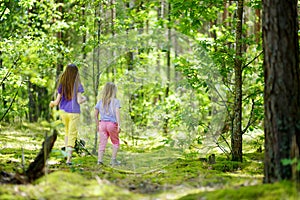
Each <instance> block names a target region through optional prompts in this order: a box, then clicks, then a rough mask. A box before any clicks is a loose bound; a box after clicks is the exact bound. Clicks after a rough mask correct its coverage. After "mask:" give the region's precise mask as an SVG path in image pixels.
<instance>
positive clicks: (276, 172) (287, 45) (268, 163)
mask: <svg viewBox="0 0 300 200" xmlns="http://www.w3.org/2000/svg"><path fill="white" fill-rule="evenodd" d="M297 3H298V2H297V0H293V1H282V0H265V1H263V48H264V76H265V88H264V108H265V120H264V122H265V127H264V129H265V130H264V131H265V160H264V162H265V167H264V182H265V183H273V182H277V181H281V180H284V179H289V180H291V179H293V178H294V177H295V176H296V175H297V174H293V173H292V166H291V165H283V163H282V159H293V158H295V157H296V158H297V157H298V155H297V154H298V148H299V145H300V143H299V142H300V139H299V137H300V130H299V129H300V116H299V115H300V102H299V101H300V87H299V86H300V82H299V40H298V16H297ZM293 143H294V145H293ZM297 173H298V175H299V170H298V172H297ZM298 181H299V180H298Z"/></svg>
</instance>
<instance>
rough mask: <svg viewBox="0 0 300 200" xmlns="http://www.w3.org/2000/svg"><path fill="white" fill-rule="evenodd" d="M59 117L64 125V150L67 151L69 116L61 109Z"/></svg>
mask: <svg viewBox="0 0 300 200" xmlns="http://www.w3.org/2000/svg"><path fill="white" fill-rule="evenodd" d="M60 117H61V120H62V122H63V124H64V126H65V151H67V147H68V135H69V122H70V117H69V115H68V114H67V113H66V112H63V111H61V114H60Z"/></svg>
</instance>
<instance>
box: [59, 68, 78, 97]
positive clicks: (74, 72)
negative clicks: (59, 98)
mask: <svg viewBox="0 0 300 200" xmlns="http://www.w3.org/2000/svg"><path fill="white" fill-rule="evenodd" d="M60 84H61V85H62V95H63V96H65V98H66V99H67V100H71V99H72V98H73V97H74V88H75V91H77V89H78V85H79V84H80V79H79V73H78V67H77V66H76V65H75V64H68V65H67V68H66V70H65V71H64V72H63V73H62V74H61V76H60V79H59V84H58V86H59V85H60Z"/></svg>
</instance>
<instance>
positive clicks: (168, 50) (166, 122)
mask: <svg viewBox="0 0 300 200" xmlns="http://www.w3.org/2000/svg"><path fill="white" fill-rule="evenodd" d="M167 4H168V22H169V23H168V25H167V27H168V47H167V86H166V91H165V98H168V97H169V93H170V82H171V43H172V40H171V27H170V22H171V3H170V2H168V3H167ZM168 115H169V111H168V110H166V117H165V119H164V125H163V130H164V134H167V133H168V132H169V117H168Z"/></svg>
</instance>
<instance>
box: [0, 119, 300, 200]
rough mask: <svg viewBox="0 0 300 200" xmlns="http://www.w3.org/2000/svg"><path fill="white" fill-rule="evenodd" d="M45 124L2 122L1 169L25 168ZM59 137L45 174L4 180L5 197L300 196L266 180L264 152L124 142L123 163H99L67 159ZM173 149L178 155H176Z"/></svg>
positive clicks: (0, 190)
mask: <svg viewBox="0 0 300 200" xmlns="http://www.w3.org/2000/svg"><path fill="white" fill-rule="evenodd" d="M46 127H47V126H42V125H41V124H26V123H23V124H22V125H7V124H1V125H0V132H1V134H0V171H1V172H3V171H4V172H8V173H11V174H15V173H17V172H19V173H22V172H23V171H24V169H26V168H27V167H28V166H29V164H30V162H32V161H33V159H34V158H35V156H36V155H37V153H38V152H39V150H40V148H41V144H42V142H43V140H44V137H45V135H46V133H47V134H50V128H46ZM61 146H63V136H62V135H60V136H59V137H58V138H57V141H56V143H55V146H54V148H53V151H52V152H51V155H50V158H49V159H48V162H47V167H46V171H45V175H44V176H43V177H42V178H40V179H38V180H36V181H35V182H34V183H32V184H23V185H14V184H3V183H1V187H0V199H55V200H61V199H122V200H123V199H130V200H131V199H203V200H210V199H211V200H216V199H230V200H234V199H239V200H240V199H272V200H273V199H283V200H285V199H291V200H294V199H295V200H296V199H300V194H299V192H298V191H297V187H296V185H295V184H294V183H291V182H280V183H276V184H263V183H262V182H263V162H262V160H263V152H262V153H258V152H256V151H255V150H254V151H252V152H251V151H249V152H245V154H244V162H243V163H238V162H231V161H229V160H228V159H227V158H226V156H225V155H223V154H221V153H219V154H216V160H215V161H216V162H215V163H209V162H206V161H204V160H203V159H200V157H207V156H208V155H199V153H195V151H193V150H189V151H182V150H178V149H175V148H166V147H161V146H156V147H155V148H148V147H143V148H142V147H138V146H130V145H125V144H124V145H123V149H122V151H120V153H119V158H120V160H121V161H122V165H121V166H115V167H111V166H110V165H109V153H110V152H109V150H108V151H107V153H106V157H105V165H97V164H96V163H97V158H96V155H88V154H86V153H84V152H83V153H80V154H77V153H74V158H73V165H72V166H68V165H66V164H65V159H64V155H63V152H62V151H61ZM170 155H172V156H170Z"/></svg>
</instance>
